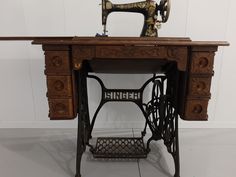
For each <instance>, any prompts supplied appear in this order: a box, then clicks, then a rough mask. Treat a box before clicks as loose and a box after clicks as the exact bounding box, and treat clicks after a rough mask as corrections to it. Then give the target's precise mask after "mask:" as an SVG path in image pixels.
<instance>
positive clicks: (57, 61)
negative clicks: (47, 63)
mask: <svg viewBox="0 0 236 177" xmlns="http://www.w3.org/2000/svg"><path fill="white" fill-rule="evenodd" d="M52 65H53V66H54V67H60V66H61V65H62V60H61V58H60V57H59V56H54V57H53V58H52Z"/></svg>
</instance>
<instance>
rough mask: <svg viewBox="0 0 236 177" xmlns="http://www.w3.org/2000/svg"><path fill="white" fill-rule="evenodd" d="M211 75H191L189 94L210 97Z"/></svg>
mask: <svg viewBox="0 0 236 177" xmlns="http://www.w3.org/2000/svg"><path fill="white" fill-rule="evenodd" d="M210 88H211V77H196V76H190V79H189V93H188V95H189V96H197V97H198V96H201V97H210V96H211V94H210Z"/></svg>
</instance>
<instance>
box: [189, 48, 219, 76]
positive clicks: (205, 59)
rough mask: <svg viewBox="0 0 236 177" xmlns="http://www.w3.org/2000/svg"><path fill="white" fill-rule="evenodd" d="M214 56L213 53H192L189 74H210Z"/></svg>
mask: <svg viewBox="0 0 236 177" xmlns="http://www.w3.org/2000/svg"><path fill="white" fill-rule="evenodd" d="M214 55H215V53H214V52H193V53H192V58H191V73H200V74H212V72H213V64H214Z"/></svg>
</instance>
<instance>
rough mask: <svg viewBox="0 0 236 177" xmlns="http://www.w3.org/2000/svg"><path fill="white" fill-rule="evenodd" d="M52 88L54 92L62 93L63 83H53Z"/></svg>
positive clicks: (58, 81)
mask: <svg viewBox="0 0 236 177" xmlns="http://www.w3.org/2000/svg"><path fill="white" fill-rule="evenodd" d="M53 86H54V89H55V90H56V91H62V90H63V89H64V83H63V82H62V81H60V80H57V81H55V82H54V84H53Z"/></svg>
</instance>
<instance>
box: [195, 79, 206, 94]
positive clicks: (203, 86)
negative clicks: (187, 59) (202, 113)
mask: <svg viewBox="0 0 236 177" xmlns="http://www.w3.org/2000/svg"><path fill="white" fill-rule="evenodd" d="M196 88H197V91H198V92H201V91H203V90H205V89H206V83H205V82H202V81H199V82H197V84H196Z"/></svg>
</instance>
